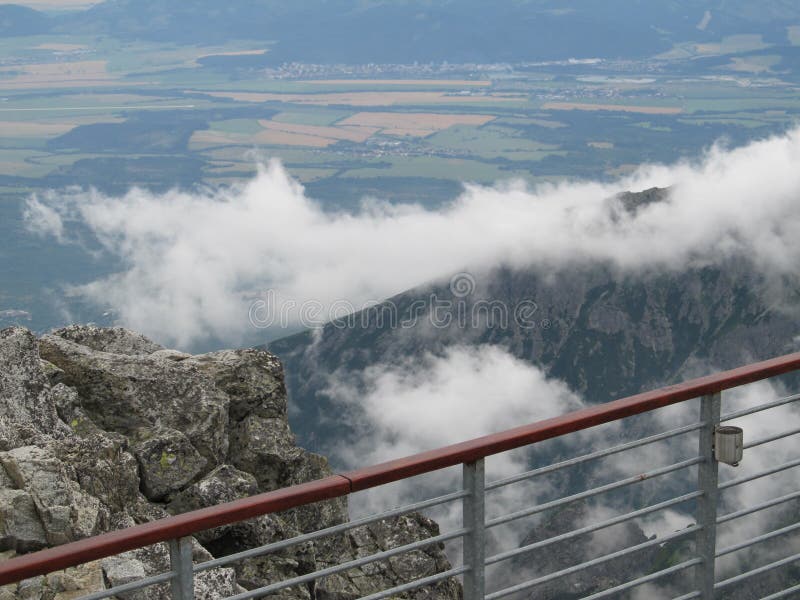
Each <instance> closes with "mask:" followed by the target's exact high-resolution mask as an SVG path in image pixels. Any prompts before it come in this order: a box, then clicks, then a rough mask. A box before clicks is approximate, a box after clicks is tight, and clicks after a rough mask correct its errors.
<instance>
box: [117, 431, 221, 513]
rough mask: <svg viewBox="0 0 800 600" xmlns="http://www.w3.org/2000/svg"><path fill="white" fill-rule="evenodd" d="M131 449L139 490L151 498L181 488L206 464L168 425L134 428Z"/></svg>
mask: <svg viewBox="0 0 800 600" xmlns="http://www.w3.org/2000/svg"><path fill="white" fill-rule="evenodd" d="M132 450H133V454H134V455H135V456H136V460H137V461H139V470H140V473H141V475H142V491H143V492H144V495H145V496H147V498H148V499H149V500H152V501H159V500H163V499H164V498H166V497H167V496H168V495H170V494H174V493H177V492H179V491H180V490H182V489H183V488H184V487H186V486H187V485H189V484H190V483H191V482H192V481H194V480H195V478H196V477H197V476H198V475H199V474H200V473H201V472H202V471H203V469H204V468H205V467H206V464H207V461H206V459H205V458H203V457H202V456H201V455H200V453H199V452H198V451H197V450H196V449H195V447H194V446H193V445H192V444H191V442H189V439H188V438H187V437H186V436H185V435H183V434H182V433H181V432H180V431H176V430H175V429H169V428H167V427H158V428H154V429H146V428H139V429H137V430H136V431H135V432H134V434H133V436H132Z"/></svg>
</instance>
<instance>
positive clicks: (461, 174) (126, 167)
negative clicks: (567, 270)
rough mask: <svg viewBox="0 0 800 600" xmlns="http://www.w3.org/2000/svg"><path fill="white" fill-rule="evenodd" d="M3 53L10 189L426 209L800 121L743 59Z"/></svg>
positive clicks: (691, 49) (4, 44)
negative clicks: (219, 189) (375, 63)
mask: <svg viewBox="0 0 800 600" xmlns="http://www.w3.org/2000/svg"><path fill="white" fill-rule="evenodd" d="M53 3H54V4H57V2H56V1H55V0H53ZM795 33H796V32H794V30H792V32H789V33H787V35H790V34H791V35H794V34H795ZM791 35H790V37H791ZM791 39H794V38H791ZM764 44H765V42H764V41H763V40H762V39H761V38H760V37H753V36H750V37H748V36H738V37H737V36H733V37H730V38H725V39H720V40H719V42H717V43H716V45H713V44H712V45H705V46H704V45H701V44H683V45H681V46H680V48H679V50H680V52H688V53H690V54H691V55H692V56H693V57H696V56H715V54H714V53H719V52H721V53H725V52H731V53H736V52H757V51H760V50H761V49H763V48H764ZM674 50H675V49H674ZM0 51H1V52H3V53H5V55H6V56H8V57H10V58H9V60H8V61H6V62H5V63H0V152H2V154H1V155H0V156H2V164H1V165H0V186H2V187H3V188H4V189H11V190H26V193H27V191H28V190H32V189H33V190H35V189H47V188H48V187H59V186H64V185H81V186H90V185H91V186H96V187H99V188H104V187H108V188H109V189H111V188H114V187H115V186H123V185H125V182H133V181H135V182H137V184H140V183H141V182H142V181H148V180H150V181H152V185H153V187H159V186H169V185H175V184H177V185H187V184H209V183H210V184H220V185H228V184H230V183H232V182H235V181H236V178H237V177H239V178H246V177H249V176H251V175H252V174H253V173H254V172H255V168H256V167H255V165H256V163H257V162H258V161H262V160H267V159H269V158H278V159H280V160H282V161H283V163H284V164H285V165H286V166H287V168H288V169H289V170H290V172H291V173H292V174H293V175H294V176H296V177H297V178H298V179H299V180H301V181H304V182H313V183H314V187H313V190H314V193H315V194H318V195H320V197H321V199H322V200H323V201H325V199H326V198H327V197H328V195H327V194H328V193H327V191H326V190H332V191H331V193H330V199H333V198H334V197H335V198H337V202H339V201H340V200H341V198H342V194H343V193H344V192H343V189H344V188H343V187H342V186H341V185H339V184H338V183H337V182H338V181H341V182H363V181H365V180H370V181H373V183H370V184H369V185H368V188H369V189H370V190H371V191H372V192H374V191H375V190H378V191H379V193H383V194H385V195H386V197H387V198H389V199H392V198H394V197H401V196H402V197H405V196H404V195H403V194H400V193H399V192H397V191H396V190H397V187H398V186H397V182H398V181H400V180H403V179H407V180H408V181H409V182H411V181H412V180H413V181H414V183H413V186H411V187H409V189H414V190H416V192H417V193H418V194H419V195H420V201H422V202H423V203H433V204H435V203H439V202H442V201H445V200H447V199H449V198H451V197H452V193H453V191H452V190H457V189H458V186H459V184H460V182H461V181H463V180H470V181H480V182H484V183H490V182H492V181H494V180H502V179H507V178H511V177H523V178H526V179H528V180H530V181H534V180H541V179H543V178H546V179H548V180H554V179H555V180H557V179H559V178H562V179H563V178H574V177H599V178H609V177H611V178H613V177H616V176H618V175H619V174H622V173H625V172H627V171H629V169H630V165H631V164H636V163H638V162H641V161H642V160H650V161H659V160H670V156H674V155H675V153H677V154H685V153H691V152H694V151H697V150H698V149H701V148H702V147H703V146H704V144H705V143H706V140H708V139H714V138H716V137H723V136H724V137H727V138H728V139H730V140H732V141H734V142H735V141H736V140H745V139H748V137H749V136H752V135H754V134H756V133H758V135H763V134H766V133H768V132H770V131H779V130H781V129H784V128H786V127H787V126H789V125H790V124H791V123H792V122H793V121H794V119H795V118H796V117H797V115H798V113H800V100H798V98H799V97H800V96H799V95H798V93H797V91H796V89H795V88H794V87H792V86H793V85H794V84H793V83H791V82H786V81H782V80H781V78H780V71H779V69H780V66H779V64H778V63H776V61H775V59H774V55H773V54H772V53H770V54H765V55H764V56H761V55H758V56H750V55H746V56H739V55H735V54H732V55H731V56H729V57H728V58H726V59H725V60H724V61H722V60H720V61H719V66H717V67H714V69H711V70H708V71H705V72H699V73H689V74H686V73H682V72H681V69H684V68H685V67H684V66H683V65H685V64H689V63H684V62H681V59H672V62H670V61H665V62H664V63H663V67H660V70H659V69H655V70H653V69H652V68H651V67H652V65H650V64H646V63H642V64H641V65H637V64H636V63H625V64H621V65H619V66H611V65H608V66H606V65H603V64H599V65H594V64H585V65H578V66H575V65H572V66H570V65H566V66H559V65H556V64H553V65H550V66H542V67H536V68H530V67H525V68H524V69H520V70H518V71H517V70H515V68H513V67H510V68H505V69H499V70H491V69H490V70H488V71H475V70H474V68H473V67H467V66H465V67H464V68H463V69H462V70H458V69H450V71H448V73H447V76H446V77H443V76H441V75H438V76H437V75H436V74H426V75H425V76H419V75H414V74H413V73H412V74H404V75H403V76H402V77H400V76H397V75H396V74H392V73H391V72H388V73H387V74H384V75H381V76H374V75H371V76H370V75H368V74H362V75H348V76H346V77H342V76H336V75H335V74H334V75H332V76H324V75H322V76H321V75H320V74H319V73H318V72H317V71H315V72H314V75H313V76H307V77H301V76H293V75H291V74H288V75H281V76H280V77H270V76H265V75H264V74H263V72H262V71H259V70H257V69H256V70H253V69H249V68H247V67H243V68H241V69H240V68H238V67H236V66H235V65H236V64H239V63H237V62H236V61H239V62H240V63H241V64H243V65H247V64H250V63H252V62H253V61H258V60H263V58H264V57H266V56H268V55H269V53H270V52H271V46H270V44H269V43H264V42H260V43H259V42H253V41H246V40H242V41H229V42H227V43H225V44H197V45H185V44H184V45H180V44H165V43H158V42H153V41H143V40H137V39H131V40H127V41H120V40H117V39H113V38H108V37H93V36H89V35H84V36H81V35H77V36H65V35H55V36H43V35H32V36H21V37H18V38H15V39H11V38H5V39H0ZM676 52H678V50H676ZM734 59H736V60H734ZM231 61H233V62H231ZM248 61H249V62H248ZM230 65H234V66H233V67H231V66H230ZM672 65H674V66H675V67H676V69H677V70H676V72H675V73H672V72H671V71H670V69H671V68H672ZM640 67H641V68H640ZM426 68H428V67H426ZM331 73H335V71H331ZM754 77H762V78H763V80H753V78H754ZM756 84H757V85H756ZM637 146H638V147H639V148H645V149H646V150H645V151H644V154H645V155H644V156H642V155H641V152H636V151H635V150H634V148H636V147H637ZM159 166H161V169H160V170H159V168H158V167H159ZM115 174H116V175H115ZM442 181H448V182H452V183H453V184H454V185H453V186H450V184H448V185H447V186H442V185H440V184H439V183H436V182H442ZM426 182H427V183H426ZM426 186H429V187H427V188H426ZM353 189H354V192H353V193H354V194H356V195H357V194H358V193H359V192H358V191H357V190H358V189H366V188H362V187H361V186H360V184H359V186H358V187H357V188H356V187H354V188H353ZM426 189H427V190H429V191H427V192H426ZM442 190H449V191H447V192H446V193H444V192H443V191H442ZM372 192H371V193H372ZM443 194H444V195H443ZM331 201H332V200H331Z"/></svg>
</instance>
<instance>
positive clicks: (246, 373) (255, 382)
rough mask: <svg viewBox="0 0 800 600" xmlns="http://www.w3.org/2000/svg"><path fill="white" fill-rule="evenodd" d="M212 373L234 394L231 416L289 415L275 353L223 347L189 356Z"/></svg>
mask: <svg viewBox="0 0 800 600" xmlns="http://www.w3.org/2000/svg"><path fill="white" fill-rule="evenodd" d="M189 360H190V362H191V363H192V364H195V365H197V367H198V368H199V369H200V370H201V371H204V372H205V373H207V374H208V375H210V376H211V377H212V378H213V379H214V382H215V383H216V384H217V387H219V388H220V389H221V390H223V391H224V392H225V393H227V394H228V396H230V398H231V404H230V417H231V420H232V421H241V420H242V419H244V418H245V417H247V416H250V415H256V416H259V417H266V418H283V419H285V418H286V385H285V384H284V379H283V368H282V366H281V363H280V361H279V360H278V358H277V357H276V356H275V355H274V354H270V353H269V352H266V351H264V350H256V349H254V348H249V349H246V350H221V351H219V352H211V353H209V354H201V355H199V356H194V357H192V358H191V359H189Z"/></svg>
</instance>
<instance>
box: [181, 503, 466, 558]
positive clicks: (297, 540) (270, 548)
mask: <svg viewBox="0 0 800 600" xmlns="http://www.w3.org/2000/svg"><path fill="white" fill-rule="evenodd" d="M465 496H467V492H465V491H463V490H459V491H457V492H452V493H450V494H445V495H444V496H438V497H436V498H431V499H430V500H422V501H420V502H415V503H414V504H408V505H406V506H401V507H398V508H393V509H392V510H387V511H385V512H382V513H379V514H376V515H371V516H369V517H363V518H361V519H356V520H354V521H348V522H347V523H340V524H339V525H333V526H331V527H326V528H325V529H320V530H318V531H312V532H309V533H304V534H302V535H298V536H295V537H293V538H289V539H287V540H281V541H279V542H273V543H271V544H266V545H264V546H259V547H258V548H250V549H249V550H242V551H241V552H236V553H235V554H229V555H227V556H222V557H220V558H215V559H213V560H207V561H205V562H202V563H198V564H196V565H195V566H194V572H195V573H199V572H200V571H206V570H208V569H215V568H217V567H221V566H224V565H227V564H230V563H232V562H236V561H237V560H243V559H245V558H253V557H255V556H261V555H263V554H269V553H270V552H277V551H278V550H283V549H284V548H288V547H290V546H295V545H297V544H302V543H305V542H310V541H312V540H316V539H319V538H321V537H326V536H329V535H336V534H339V533H342V532H344V531H350V530H351V529H355V528H356V527H362V526H363V525H369V524H370V523H375V522H376V521H381V520H383V519H389V518H391V517H396V516H399V515H404V514H407V513H410V512H415V511H418V510H423V509H425V508H430V507H432V506H438V505H440V504H445V503H447V502H452V501H454V500H458V499H460V498H464V497H465Z"/></svg>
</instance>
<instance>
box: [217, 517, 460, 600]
mask: <svg viewBox="0 0 800 600" xmlns="http://www.w3.org/2000/svg"><path fill="white" fill-rule="evenodd" d="M466 533H468V530H467V529H457V530H455V531H451V532H449V533H442V534H440V535H435V536H433V537H429V538H425V539H424V540H418V541H416V542H412V543H410V544H405V545H403V546H398V547H397V548H392V549H391V550H384V551H383V552H376V553H375V554H370V555H369V556H364V557H361V558H357V559H355V560H351V561H348V562H345V563H341V564H339V565H333V566H331V567H327V568H325V569H320V570H318V571H314V572H313V573H307V574H306V575H300V576H298V577H292V578H291V579H286V580H284V581H279V582H277V583H272V584H270V585H267V586H264V587H260V588H257V589H255V590H249V591H247V592H242V593H241V594H236V595H235V596H229V597H228V600H248V599H249V598H256V597H258V596H263V595H265V594H269V593H272V592H277V591H278V590H282V589H285V588H287V587H292V586H294V585H300V584H302V583H308V582H309V581H314V580H315V579H319V578H320V577H327V576H328V575H333V574H335V573H341V572H342V571H349V570H350V569H355V568H357V567H360V566H362V565H367V564H369V563H372V562H376V561H379V560H384V559H386V558H391V557H392V556H397V555H398V554H404V553H406V552H411V551H412V550H417V549H418V548H424V547H425V546H430V545H431V544H438V543H439V542H446V541H447V540H452V539H455V538H459V537H462V536H464V534H466Z"/></svg>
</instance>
